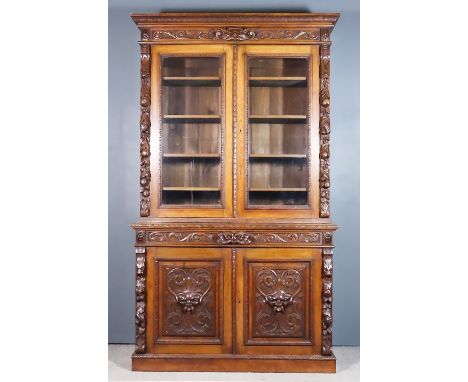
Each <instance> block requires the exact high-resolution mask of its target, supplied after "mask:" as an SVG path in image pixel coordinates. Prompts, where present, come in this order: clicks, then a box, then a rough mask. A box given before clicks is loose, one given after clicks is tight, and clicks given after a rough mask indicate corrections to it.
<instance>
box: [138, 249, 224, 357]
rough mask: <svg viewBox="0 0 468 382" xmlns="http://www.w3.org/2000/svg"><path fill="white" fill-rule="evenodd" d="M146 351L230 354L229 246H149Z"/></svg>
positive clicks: (156, 352)
mask: <svg viewBox="0 0 468 382" xmlns="http://www.w3.org/2000/svg"><path fill="white" fill-rule="evenodd" d="M147 262H148V270H147V285H148V294H147V301H148V308H147V317H148V323H147V334H146V335H147V341H146V342H147V351H148V352H150V353H154V354H158V353H166V354H167V353H181V354H188V353H206V354H214V353H231V351H232V300H231V295H232V287H231V285H232V284H231V283H232V275H231V250H230V249H224V248H223V249H217V248H148V253H147Z"/></svg>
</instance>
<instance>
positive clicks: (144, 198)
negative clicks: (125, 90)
mask: <svg viewBox="0 0 468 382" xmlns="http://www.w3.org/2000/svg"><path fill="white" fill-rule="evenodd" d="M140 57H141V70H140V74H141V91H140V107H141V115H140V216H149V214H150V181H151V171H150V133H151V119H150V106H151V46H150V45H141V56H140Z"/></svg>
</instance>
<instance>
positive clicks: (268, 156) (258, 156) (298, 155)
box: [249, 154, 307, 159]
mask: <svg viewBox="0 0 468 382" xmlns="http://www.w3.org/2000/svg"><path fill="white" fill-rule="evenodd" d="M249 156H250V158H265V159H269V158H272V159H274V158H285V159H288V158H299V159H305V158H307V155H305V154H250V155H249Z"/></svg>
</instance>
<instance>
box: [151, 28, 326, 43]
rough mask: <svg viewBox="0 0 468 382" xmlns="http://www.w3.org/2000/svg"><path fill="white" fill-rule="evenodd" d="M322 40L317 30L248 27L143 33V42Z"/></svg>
mask: <svg viewBox="0 0 468 382" xmlns="http://www.w3.org/2000/svg"><path fill="white" fill-rule="evenodd" d="M319 39H320V34H319V31H318V29H317V30H285V29H272V30H269V29H249V28H246V27H225V28H216V29H204V30H200V29H192V30H191V29H187V30H153V31H151V32H148V31H147V30H143V31H142V41H149V40H223V41H250V40H255V41H259V40H315V41H318V40H319Z"/></svg>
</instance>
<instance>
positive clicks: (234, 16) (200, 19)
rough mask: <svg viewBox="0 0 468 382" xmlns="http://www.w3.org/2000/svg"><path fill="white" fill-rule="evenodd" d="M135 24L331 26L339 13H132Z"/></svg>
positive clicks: (144, 25) (145, 25)
mask: <svg viewBox="0 0 468 382" xmlns="http://www.w3.org/2000/svg"><path fill="white" fill-rule="evenodd" d="M131 17H132V19H133V21H134V22H135V24H137V25H138V27H140V28H143V27H147V26H153V25H154V26H156V25H171V24H173V25H179V26H180V25H184V24H187V25H194V24H201V25H207V24H224V25H227V26H231V25H234V26H235V24H237V25H245V24H254V25H255V24H256V25H262V24H268V23H271V24H274V25H276V24H288V23H295V24H299V25H307V26H328V27H333V26H334V25H335V23H336V22H337V20H338V18H339V17H340V15H339V13H289V14H288V13H154V14H141V13H140V14H132V15H131Z"/></svg>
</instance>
